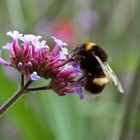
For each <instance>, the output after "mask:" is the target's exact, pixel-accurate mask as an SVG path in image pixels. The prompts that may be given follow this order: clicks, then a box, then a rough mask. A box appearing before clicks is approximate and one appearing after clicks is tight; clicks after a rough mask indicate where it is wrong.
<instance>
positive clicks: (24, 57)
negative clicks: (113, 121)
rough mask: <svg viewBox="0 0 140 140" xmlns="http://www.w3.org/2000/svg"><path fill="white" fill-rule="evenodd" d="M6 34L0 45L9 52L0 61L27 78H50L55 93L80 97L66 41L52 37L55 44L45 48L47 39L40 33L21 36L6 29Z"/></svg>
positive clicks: (80, 91) (78, 70) (76, 67)
mask: <svg viewBox="0 0 140 140" xmlns="http://www.w3.org/2000/svg"><path fill="white" fill-rule="evenodd" d="M7 35H9V36H11V37H12V38H13V39H12V41H11V42H9V43H7V44H6V45H4V46H3V49H6V50H7V51H9V54H10V55H9V61H6V60H4V59H3V58H1V57H0V63H1V64H3V65H5V66H10V67H13V68H15V69H16V70H18V71H19V72H20V73H21V74H22V75H24V76H25V77H26V78H27V79H29V80H32V81H37V80H39V79H40V78H44V79H46V80H48V79H49V80H50V81H51V82H50V84H51V88H52V90H54V91H55V92H56V93H57V94H58V95H61V96H62V95H67V94H70V93H75V94H77V95H79V96H80V98H81V99H82V98H83V93H82V89H81V88H80V86H78V87H77V84H76V80H77V79H78V77H79V73H82V72H81V71H80V67H78V64H72V63H71V62H70V61H69V59H68V58H67V55H68V54H69V52H68V49H67V48H66V47H63V46H66V45H67V43H64V42H63V41H61V40H59V39H56V38H55V37H52V38H53V39H54V42H55V45H54V46H51V47H53V49H49V46H48V45H47V42H46V41H45V40H41V38H42V37H41V36H35V35H29V34H27V35H23V34H20V33H19V32H17V31H13V32H12V31H10V32H8V33H7Z"/></svg>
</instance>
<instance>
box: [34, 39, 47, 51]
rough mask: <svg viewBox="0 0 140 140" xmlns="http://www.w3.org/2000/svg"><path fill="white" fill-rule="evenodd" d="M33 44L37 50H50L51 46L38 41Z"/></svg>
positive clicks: (43, 41)
mask: <svg viewBox="0 0 140 140" xmlns="http://www.w3.org/2000/svg"><path fill="white" fill-rule="evenodd" d="M33 44H34V46H35V49H36V50H39V49H43V48H47V49H49V46H48V45H46V41H45V40H42V41H41V42H40V41H36V42H34V43H33Z"/></svg>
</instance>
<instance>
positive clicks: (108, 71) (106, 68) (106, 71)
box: [94, 55, 124, 93]
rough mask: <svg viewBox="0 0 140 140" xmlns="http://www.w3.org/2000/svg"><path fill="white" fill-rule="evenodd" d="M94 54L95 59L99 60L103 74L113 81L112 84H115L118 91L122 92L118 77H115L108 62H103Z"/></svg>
mask: <svg viewBox="0 0 140 140" xmlns="http://www.w3.org/2000/svg"><path fill="white" fill-rule="evenodd" d="M94 56H95V58H96V60H97V61H98V62H99V64H100V66H101V68H102V70H103V72H104V74H105V75H106V77H107V78H108V79H109V80H111V81H113V82H114V84H115V85H116V86H117V88H118V90H119V92H121V93H124V90H123V87H122V85H121V83H120V81H119V79H118V78H117V76H116V75H115V73H114V72H113V70H112V69H111V67H110V66H109V64H108V63H105V64H104V63H103V62H102V61H101V59H100V58H99V57H98V56H96V55H94Z"/></svg>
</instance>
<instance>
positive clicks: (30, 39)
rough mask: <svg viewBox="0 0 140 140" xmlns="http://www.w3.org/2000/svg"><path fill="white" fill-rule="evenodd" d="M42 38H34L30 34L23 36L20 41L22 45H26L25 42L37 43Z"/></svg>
mask: <svg viewBox="0 0 140 140" xmlns="http://www.w3.org/2000/svg"><path fill="white" fill-rule="evenodd" d="M41 38H42V37H41V36H35V35H32V34H26V35H24V36H23V37H22V38H21V40H22V41H23V42H24V43H27V42H32V43H33V42H36V41H39V39H41Z"/></svg>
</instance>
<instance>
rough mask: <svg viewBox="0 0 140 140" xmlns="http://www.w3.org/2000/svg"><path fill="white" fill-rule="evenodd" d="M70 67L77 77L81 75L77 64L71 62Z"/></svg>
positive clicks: (81, 72)
mask: <svg viewBox="0 0 140 140" xmlns="http://www.w3.org/2000/svg"><path fill="white" fill-rule="evenodd" d="M72 66H73V71H74V73H76V74H78V75H82V74H83V71H82V70H81V68H80V65H79V64H78V63H77V62H72Z"/></svg>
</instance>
